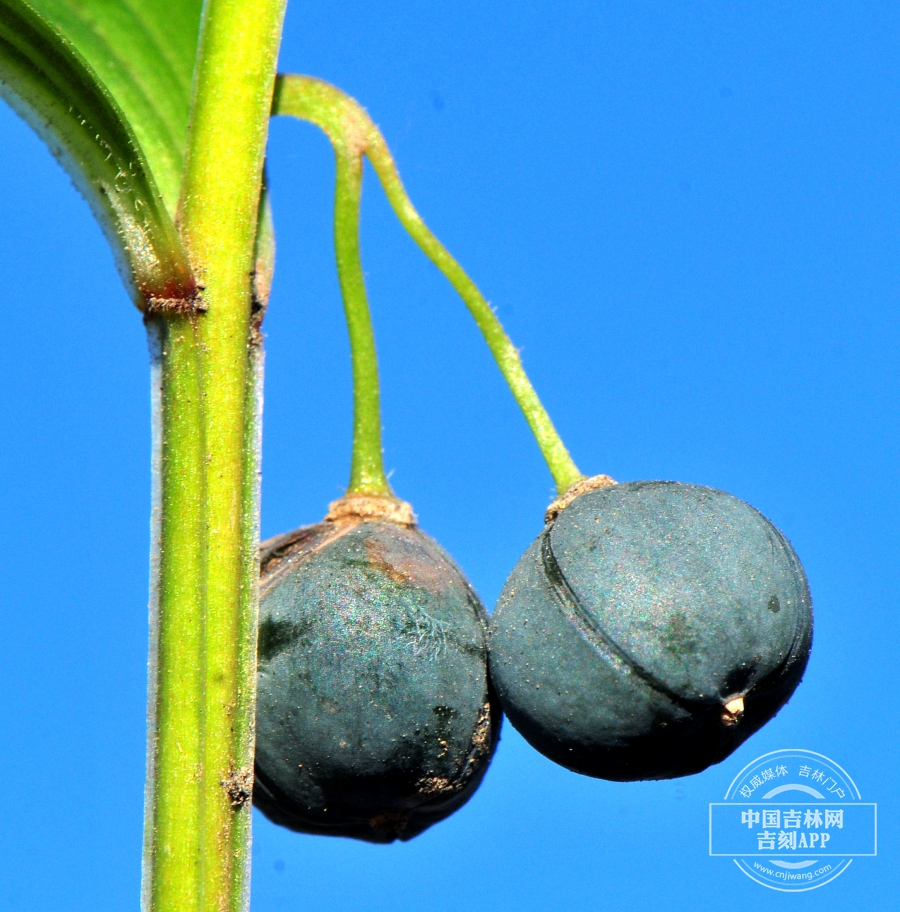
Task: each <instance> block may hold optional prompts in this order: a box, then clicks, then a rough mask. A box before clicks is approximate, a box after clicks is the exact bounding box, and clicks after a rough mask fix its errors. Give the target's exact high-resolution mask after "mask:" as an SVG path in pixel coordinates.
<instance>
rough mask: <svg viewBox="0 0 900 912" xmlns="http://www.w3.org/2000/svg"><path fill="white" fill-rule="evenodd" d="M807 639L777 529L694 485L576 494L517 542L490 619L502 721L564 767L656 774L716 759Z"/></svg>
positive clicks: (768, 704) (758, 721)
mask: <svg viewBox="0 0 900 912" xmlns="http://www.w3.org/2000/svg"><path fill="white" fill-rule="evenodd" d="M811 642H812V602H811V599H810V594H809V588H808V585H807V582H806V576H805V575H804V572H803V568H802V567H801V565H800V561H799V560H798V558H797V555H796V554H795V553H794V549H793V548H792V547H791V545H790V543H789V542H788V541H787V539H786V538H785V537H784V536H783V535H782V534H781V533H780V532H779V531H778V529H776V528H775V526H773V525H772V523H770V522H769V520H767V519H766V518H765V517H764V516H762V514H760V513H759V512H758V511H757V510H755V509H753V507H751V506H749V505H747V504H746V503H744V502H743V501H741V500H738V499H737V498H735V497H732V496H731V495H729V494H725V493H723V492H721V491H716V490H714V489H712V488H705V487H699V486H697V485H688V484H676V483H673V482H661V481H647V482H631V483H628V484H618V485H616V484H612V485H610V486H606V487H601V488H599V489H595V490H590V491H588V492H587V493H584V494H581V495H580V496H578V497H576V498H575V499H574V500H573V501H572V502H571V503H569V504H568V505H567V506H565V507H564V508H563V509H562V510H561V512H559V513H558V515H556V516H551V518H550V519H549V521H548V523H547V525H546V527H545V528H544V531H543V532H542V533H541V534H540V535H539V536H538V538H537V539H536V541H535V542H534V543H533V544H532V545H531V546H530V547H529V548H528V550H527V551H526V552H525V554H524V555H523V557H522V558H521V560H520V561H519V563H518V564H517V565H516V567H515V569H514V570H513V572H512V574H511V575H510V577H509V579H508V580H507V582H506V585H505V586H504V588H503V591H502V593H501V595H500V600H499V602H498V604H497V609H496V611H495V612H494V616H493V618H492V620H491V638H490V644H491V650H490V669H491V677H492V679H493V683H494V686H495V687H496V689H497V694H498V696H499V698H500V700H501V703H502V705H503V708H504V710H505V712H506V714H507V715H508V716H509V720H510V722H512V724H513V725H514V726H515V727H516V728H517V729H518V730H519V731H520V732H521V733H522V734H523V735H524V736H525V738H526V739H527V740H528V741H529V742H530V743H531V744H532V745H533V746H534V747H536V748H537V749H538V750H539V751H541V752H542V753H544V754H546V756H548V757H549V758H550V759H552V760H555V761H556V762H557V763H560V764H562V765H563V766H565V767H568V768H569V769H572V770H575V771H576V772H579V773H585V774H587V775H590V776H599V777H602V778H605V779H616V780H632V779H667V778H671V777H674V776H685V775H689V774H691V773H697V772H699V771H700V770H703V769H705V768H706V767H708V766H710V765H711V764H713V763H718V762H719V761H720V760H722V759H724V758H725V757H727V756H728V755H729V754H730V753H731V752H732V751H733V750H735V748H737V747H738V746H739V745H740V744H741V743H742V742H743V741H744V740H746V739H747V738H748V737H749V736H750V735H752V734H753V733H754V732H755V731H757V730H758V729H759V728H760V727H761V726H762V725H764V724H765V723H766V722H767V721H768V720H769V719H771V718H772V716H774V715H775V713H776V712H778V710H779V709H780V708H781V706H783V705H784V703H785V702H786V701H787V699H788V698H789V697H790V695H791V693H792V692H793V691H794V688H795V687H796V686H797V684H798V683H799V681H800V678H801V677H802V675H803V671H804V669H805V667H806V662H807V658H808V656H809V650H810V645H811Z"/></svg>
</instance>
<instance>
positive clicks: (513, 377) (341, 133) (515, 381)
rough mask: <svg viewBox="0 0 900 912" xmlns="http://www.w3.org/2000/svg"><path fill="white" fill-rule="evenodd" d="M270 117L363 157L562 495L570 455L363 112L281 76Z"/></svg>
mask: <svg viewBox="0 0 900 912" xmlns="http://www.w3.org/2000/svg"><path fill="white" fill-rule="evenodd" d="M272 112H273V114H285V115H289V116H292V117H298V118H300V119H302V120H308V121H310V122H311V123H314V124H315V125H316V126H318V127H319V128H320V129H322V130H323V131H324V132H325V133H326V135H327V136H328V138H329V139H330V140H331V142H332V145H333V146H334V147H335V150H337V149H338V148H339V147H346V148H348V149H352V150H354V151H355V154H357V155H362V154H365V155H366V156H367V157H368V159H369V161H370V162H371V163H372V167H373V168H374V169H375V173H376V174H377V175H378V179H379V180H380V181H381V185H382V187H383V188H384V192H385V195H386V196H387V198H388V202H389V203H390V204H391V208H393V210H394V213H395V214H396V216H397V218H398V219H399V220H400V223H401V224H402V225H403V227H404V228H406V230H407V231H408V232H409V234H410V235H411V236H412V238H413V240H415V242H416V243H417V244H418V245H419V247H420V248H421V249H422V251H423V252H424V253H425V255H426V256H427V257H428V258H429V259H430V260H431V262H432V263H434V265H435V266H437V268H438V269H439V270H440V271H441V272H442V273H443V274H444V275H445V276H446V277H447V279H448V280H449V281H450V284H451V285H452V286H453V287H454V289H456V291H457V293H458V294H459V296H460V297H461V298H462V299H463V302H464V303H465V305H466V307H467V308H468V309H469V313H471V314H472V317H473V318H474V319H475V323H476V324H477V325H478V328H479V329H480V330H481V333H482V335H483V336H484V339H485V341H486V342H487V345H488V348H489V349H490V351H491V354H492V355H493V356H494V360H495V361H496V362H497V366H498V367H499V368H500V372H501V373H502V374H503V377H504V379H505V380H506V383H507V385H508V386H509V388H510V390H511V392H512V394H513V396H514V397H515V400H516V402H518V404H519V407H520V408H521V409H522V412H523V414H524V415H525V419H526V420H527V421H528V425H529V427H530V428H531V432H532V433H533V434H534V437H535V440H536V441H537V444H538V447H540V450H541V453H542V454H543V456H544V459H545V460H546V462H547V466H548V468H549V469H550V473H551V475H552V476H553V480H554V482H555V483H556V489H557V492H558V493H559V494H562V493H564V492H565V491H566V490H567V489H568V488H569V487H570V486H571V485H573V484H574V483H575V482H576V481H578V480H579V479H581V478H582V477H583V476H582V474H581V472H580V471H579V470H578V467H577V466H576V465H575V463H574V461H573V460H572V457H571V456H570V455H569V452H568V450H567V449H566V447H565V444H564V443H563V442H562V439H561V438H560V436H559V434H558V432H557V430H556V428H555V427H554V426H553V422H552V421H551V420H550V416H549V415H548V414H547V410H546V409H545V408H544V406H543V404H542V403H541V401H540V399H539V398H538V395H537V393H536V392H535V390H534V387H533V386H532V385H531V381H530V380H529V379H528V375H527V374H526V373H525V369H524V367H523V366H522V359H521V357H520V355H519V351H518V349H517V348H516V347H515V346H514V345H513V343H512V341H511V340H510V338H509V336H508V335H507V334H506V331H505V330H504V329H503V326H502V324H501V323H500V321H499V320H498V319H497V316H496V314H495V313H494V311H493V310H492V309H491V306H490V304H488V302H487V301H486V300H485V298H484V296H483V295H482V294H481V292H480V291H479V290H478V288H477V286H476V285H475V283H474V282H473V281H472V280H471V279H470V278H469V276H468V275H467V274H466V272H465V270H464V269H463V268H462V266H460V265H459V263H458V262H457V261H456V260H455V259H454V258H453V257H452V256H451V255H450V253H449V252H448V251H447V249H446V248H445V247H444V245H443V244H441V242H440V241H439V240H438V239H437V238H436V237H435V236H434V235H433V234H432V233H431V231H430V230H429V229H428V227H427V226H426V224H425V223H424V222H423V221H422V218H421V217H420V216H419V213H418V212H416V209H415V207H414V206H413V204H412V202H411V201H410V199H409V197H408V196H407V193H406V190H405V188H404V187H403V183H402V181H401V180H400V174H399V172H398V171H397V166H396V165H395V163H394V160H393V158H392V156H391V153H390V150H389V149H388V146H387V143H386V142H385V141H384V137H383V136H382V135H381V133H380V131H379V130H378V128H377V127H376V126H375V124H374V123H372V120H371V118H370V117H369V115H368V113H367V112H366V110H365V109H364V108H363V107H362V106H361V105H360V104H359V103H358V102H356V101H354V99H352V98H351V97H350V96H349V95H346V94H345V93H344V92H342V91H341V90H340V89H337V88H335V87H334V86H332V85H329V84H328V83H326V82H323V81H322V80H320V79H314V78H312V77H309V76H294V75H279V77H278V82H277V84H276V87H275V96H274V99H273V106H272Z"/></svg>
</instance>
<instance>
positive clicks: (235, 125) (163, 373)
mask: <svg viewBox="0 0 900 912" xmlns="http://www.w3.org/2000/svg"><path fill="white" fill-rule="evenodd" d="M284 7H285V0H206V3H205V6H204V14H203V24H202V29H201V36H200V47H199V51H198V60H197V68H196V71H195V84H194V101H193V107H192V119H191V128H190V134H189V141H188V150H187V163H186V169H185V181H184V187H183V190H182V202H181V207H180V212H181V219H180V230H181V234H182V237H183V240H184V242H185V245H186V247H187V250H188V254H189V257H190V260H191V266H192V268H193V271H194V275H195V276H196V277H197V281H198V286H199V288H200V289H201V293H202V303H203V305H204V306H205V312H204V313H199V314H195V315H193V316H188V317H184V316H170V317H167V318H162V317H160V318H158V321H159V322H158V323H157V324H156V330H157V333H158V335H159V337H160V339H161V345H160V354H159V359H160V363H159V367H158V374H159V380H160V385H161V388H160V391H159V402H160V415H159V433H158V437H159V445H160V454H159V456H158V468H159V472H160V475H159V496H158V506H159V510H160V517H159V519H158V521H157V531H158V535H159V539H158V548H159V551H158V561H157V567H156V582H155V593H156V597H155V609H156V611H155V614H156V621H155V628H156V629H155V631H154V647H153V655H152V656H151V664H152V666H153V669H152V672H151V677H152V681H153V682H154V683H153V690H152V692H151V725H152V729H151V738H150V761H149V767H150V779H149V784H148V798H147V830H146V837H145V887H144V896H145V906H146V908H147V909H148V910H152V912H238V910H241V909H245V908H246V907H247V903H248V899H249V861H250V805H249V802H248V801H247V797H248V796H249V791H250V783H251V782H252V770H253V742H254V727H253V717H254V704H255V681H256V611H257V582H258V576H259V566H258V557H257V553H256V533H257V528H258V526H257V522H258V510H259V497H258V441H259V421H260V415H259V408H258V402H259V396H258V393H259V383H260V364H261V360H260V358H261V354H260V352H259V345H258V338H259V336H258V333H257V332H256V327H255V322H254V315H253V306H254V299H253V277H254V272H255V270H256V262H255V242H256V232H257V215H258V207H259V202H260V192H261V180H262V166H263V157H264V151H265V142H266V136H267V129H268V117H269V111H270V108H271V99H272V89H273V85H274V79H275V62H276V57H277V52H278V45H279V41H280V35H281V22H282V18H283V14H284Z"/></svg>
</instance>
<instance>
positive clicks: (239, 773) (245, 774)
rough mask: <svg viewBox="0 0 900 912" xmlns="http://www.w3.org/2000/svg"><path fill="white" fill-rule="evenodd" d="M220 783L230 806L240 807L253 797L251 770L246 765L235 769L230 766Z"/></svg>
mask: <svg viewBox="0 0 900 912" xmlns="http://www.w3.org/2000/svg"><path fill="white" fill-rule="evenodd" d="M221 784H222V788H223V789H225V792H226V794H227V795H228V800H229V801H230V802H231V806H232V807H233V808H235V809H237V808H241V807H243V806H244V805H245V804H247V803H248V802H249V801H250V799H251V798H252V797H253V770H251V769H249V768H248V767H245V768H243V769H237V770H236V769H234V768H233V767H232V769H231V770H230V771H229V773H228V776H227V778H225V779H223V780H222V783H221Z"/></svg>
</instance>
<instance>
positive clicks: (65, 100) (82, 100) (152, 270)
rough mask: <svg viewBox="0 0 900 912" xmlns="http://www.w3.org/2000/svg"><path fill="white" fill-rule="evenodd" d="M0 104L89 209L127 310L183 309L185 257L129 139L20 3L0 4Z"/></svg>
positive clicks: (191, 289) (188, 291)
mask: <svg viewBox="0 0 900 912" xmlns="http://www.w3.org/2000/svg"><path fill="white" fill-rule="evenodd" d="M0 95H2V96H3V97H4V98H5V99H6V100H7V101H8V102H9V103H10V104H11V106H12V107H13V108H14V110H16V111H17V112H18V113H19V114H20V115H21V116H22V117H24V119H25V120H26V121H28V123H30V124H31V126H32V127H33V128H34V129H35V131H36V132H37V133H38V135H39V136H41V138H42V139H44V141H45V142H46V143H47V144H48V146H49V147H50V149H51V151H52V152H53V154H54V155H55V156H56V157H57V159H59V160H60V162H61V163H62V165H63V167H65V168H66V170H67V171H68V172H69V174H70V175H71V176H72V178H73V180H74V181H75V183H76V185H77V186H78V188H79V189H80V190H81V192H82V193H83V195H84V196H85V198H86V199H87V201H88V203H89V204H90V205H91V208H92V209H93V210H94V213H95V215H96V216H97V217H98V220H99V221H100V223H101V225H102V226H103V228H104V231H105V232H106V234H107V237H108V239H109V240H110V243H111V245H112V247H113V249H114V250H115V251H116V252H117V254H118V257H117V260H118V265H119V267H120V271H122V273H123V277H124V278H125V280H126V284H128V285H129V286H130V287H131V288H132V289H133V290H134V291H135V292H136V295H135V298H136V303H137V305H138V306H139V307H140V308H141V309H146V307H147V306H151V307H152V302H153V300H154V299H157V300H167V301H172V300H179V301H185V302H193V300H194V296H195V286H194V281H193V278H192V276H191V271H190V267H189V265H188V260H187V256H186V254H185V251H184V248H183V246H182V244H181V240H180V238H179V237H178V233H177V231H176V229H175V225H174V222H173V221H172V217H171V215H170V213H169V210H168V209H167V207H166V205H165V202H164V200H163V198H162V196H161V194H160V192H159V190H158V188H157V185H156V182H155V179H154V176H153V174H152V173H151V170H150V167H149V165H148V163H147V160H146V158H145V156H144V153H143V151H142V149H141V147H140V145H139V143H138V140H137V138H136V136H135V134H134V131H133V130H132V129H131V127H130V125H129V123H128V121H127V120H126V119H125V116H124V114H123V112H122V110H121V108H120V107H119V106H118V104H117V103H116V101H115V99H114V98H113V96H112V95H111V94H110V92H109V91H108V90H107V89H106V87H105V86H104V84H103V83H102V82H101V80H100V78H99V77H98V75H97V74H96V73H95V72H94V70H93V69H92V68H91V67H90V65H89V64H88V63H87V61H86V60H85V59H84V57H83V56H82V55H81V54H80V53H79V52H78V51H77V50H76V48H75V47H74V45H73V44H72V43H71V42H69V41H68V40H67V39H65V38H64V37H63V36H62V34H61V33H60V32H59V30H58V29H56V28H54V27H53V26H52V25H51V24H50V23H49V22H48V21H47V20H46V19H45V18H44V17H42V16H41V15H39V14H38V13H37V12H36V11H35V10H34V9H32V8H31V7H30V6H29V5H28V4H26V3H24V2H23V0H0Z"/></svg>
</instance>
